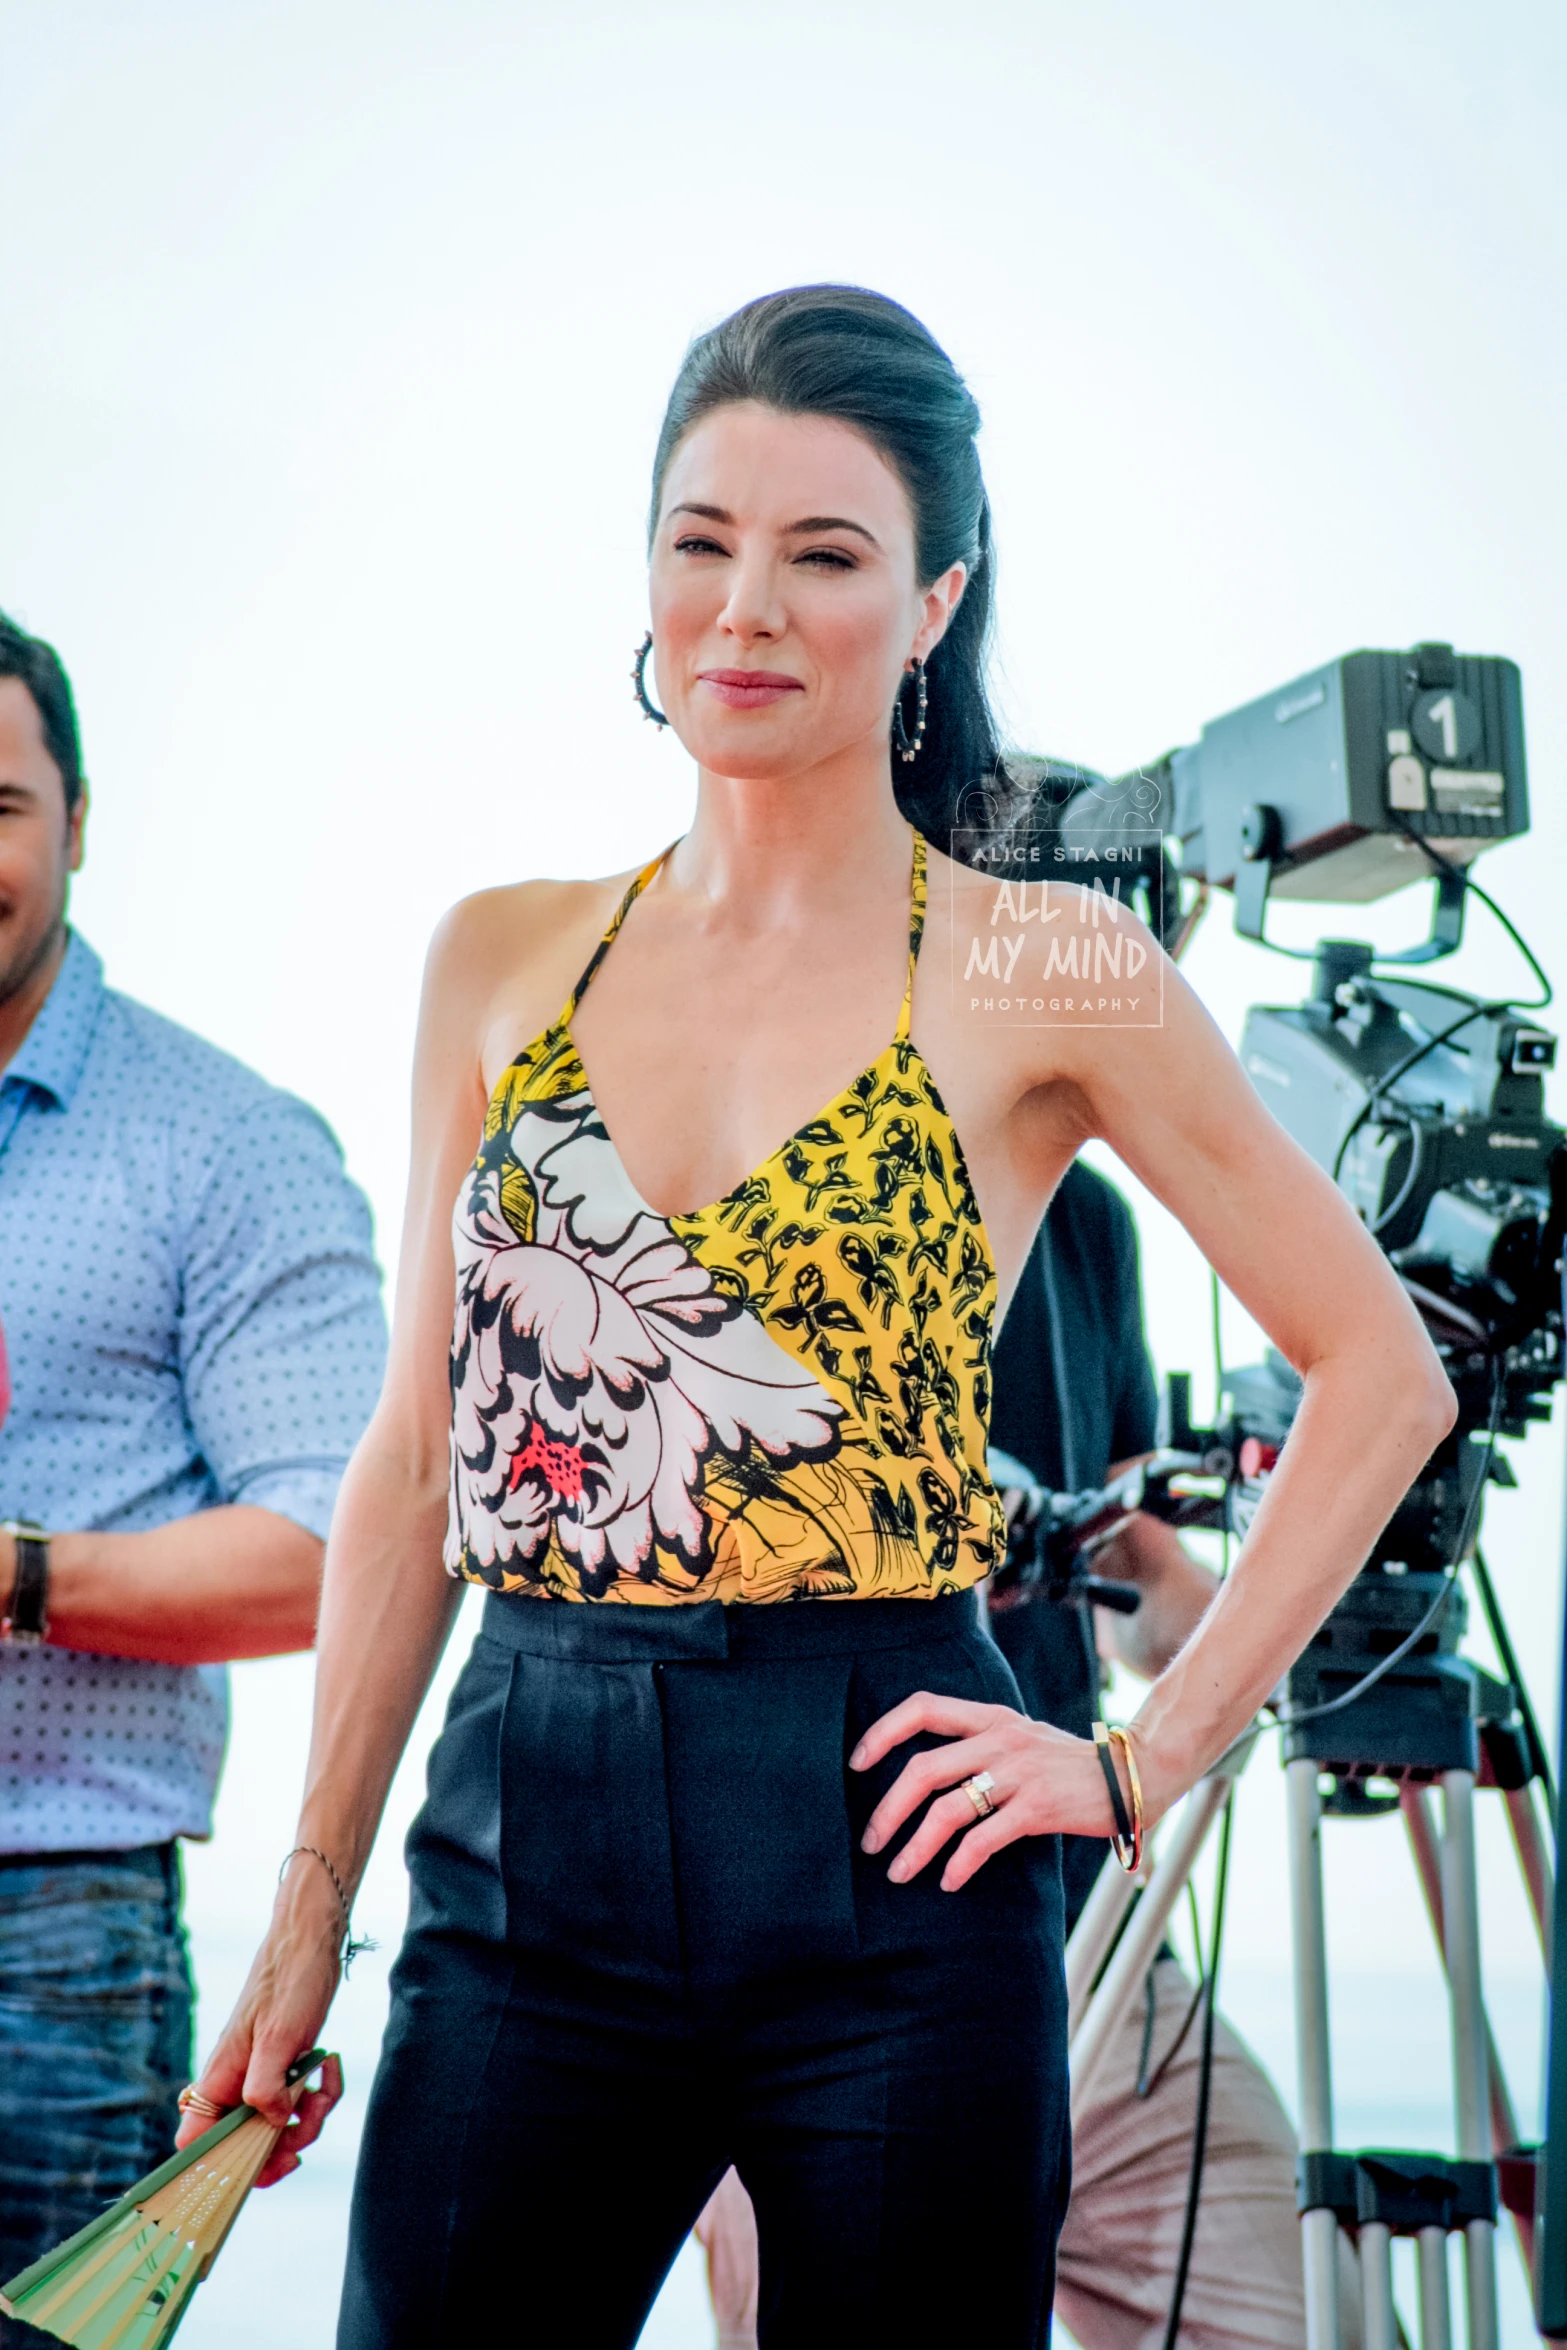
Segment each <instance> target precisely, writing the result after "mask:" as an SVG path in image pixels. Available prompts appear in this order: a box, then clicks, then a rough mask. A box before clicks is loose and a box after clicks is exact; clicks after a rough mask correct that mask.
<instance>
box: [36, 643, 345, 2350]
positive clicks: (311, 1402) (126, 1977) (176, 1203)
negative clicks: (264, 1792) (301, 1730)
mask: <svg viewBox="0 0 1567 2350" xmlns="http://www.w3.org/2000/svg"><path fill="white" fill-rule="evenodd" d="M85 814H86V791H85V786H84V783H83V779H82V772H81V748H80V742H79V739H78V734H77V726H76V716H75V711H74V708H73V704H72V697H71V689H70V684H69V681H68V679H67V677H66V674H65V671H64V669H63V668H62V667H61V664H60V662H59V660H58V658H57V657H56V655H55V653H54V652H53V650H52V649H51V648H50V647H49V646H48V645H46V644H43V643H41V642H40V641H39V640H38V639H36V638H34V637H30V636H28V635H27V634H25V633H24V631H22V630H21V629H19V628H17V627H16V626H14V625H13V624H12V623H11V622H9V621H7V620H6V619H5V618H4V616H3V615H0V1312H3V1318H4V1324H5V1333H6V1339H7V1342H8V1345H9V1349H10V1357H11V1376H12V1389H13V1393H12V1404H11V1410H10V1413H9V1415H8V1417H7V1419H6V1423H5V1428H4V1432H3V1435H0V1518H4V1519H5V1520H7V1521H8V1522H7V1523H6V1524H5V1525H4V1526H3V1527H0V1731H3V1737H0V2277H8V2276H10V2275H11V2274H12V2273H13V2271H15V2270H17V2269H20V2268H22V2267H23V2266H24V2265H25V2264H27V2263H28V2262H30V2261H33V2260H35V2259H37V2258H38V2256H39V2254H40V2253H42V2252H44V2251H46V2250H47V2249H48V2248H49V2247H50V2246H51V2245H53V2244H55V2243H57V2242H58V2241H59V2240H60V2238H62V2237H63V2236H67V2235H69V2234H70V2233H71V2232H72V2231H73V2230H74V2229H76V2228H79V2227H81V2226H83V2225H85V2223H86V2222H87V2221H89V2220H91V2219H93V2218H95V2217H96V2215H97V2214H98V2212H99V2211H100V2210H101V2209H102V2207H103V2205H104V2203H105V2202H106V2201H110V2200H112V2199H113V2198H114V2197H116V2196H118V2195H120V2194H122V2193H123V2192H124V2191H125V2189H126V2188H128V2187H129V2186H131V2185H132V2184H133V2182H134V2181H135V2180H136V2179H137V2178H139V2177H140V2176H141V2175H142V2173H143V2172H145V2171H147V2170H150V2169H151V2168H152V2167H153V2165H154V2164H155V2163H157V2162H159V2161H161V2160H162V2159H163V2157H164V2156H165V2155H166V2154H168V2153H169V2151H170V2150H171V2148H172V2146H173V2143H174V2136H175V2130H176V2127H177V2124H178V2120H179V2115H178V2113H177V2111H176V2098H177V2096H178V2093H179V2091H180V2089H181V2087H182V2084H184V2083H185V2082H187V2081H188V2080H189V2077H190V2065H191V2046H190V2040H191V2001H192V1992H191V1983H190V1975H189V1969H188V1965H187V1960H186V1949H185V1932H184V1926H183V1923H182V1920H181V1915H180V1905H181V1872H180V1861H179V1847H178V1839H179V1838H180V1837H181V1836H197V1837H205V1836H207V1835H210V1833H211V1830H212V1802H213V1796H214V1793H215V1791H216V1786H217V1779H218V1773H219V1770H220V1767H221V1764H222V1760H223V1746H224V1739H225V1734H226V1730H227V1691H226V1678H225V1674H224V1671H223V1660H225V1659H227V1658H230V1657H244V1656H271V1655H279V1654H282V1653H284V1652H285V1651H288V1650H294V1649H305V1648H309V1647H310V1646H311V1645H312V1643H313V1641H314V1638H315V1620H316V1604H317V1596H318V1592H319V1587H320V1579H321V1556H322V1542H323V1537H324V1536H325V1534H326V1530H327V1525H328V1522H329V1520H330V1518H331V1515H332V1504H333V1500H334V1498H335V1495H336V1491H337V1485H338V1481H339V1478H340V1477H341V1474H342V1470H343V1467H344V1464H345V1462H346V1460H347V1457H348V1454H349V1451H350V1450H351V1448H352V1446H353V1444H354V1442H355V1440H356V1439H357V1437H358V1435H359V1433H360V1431H361V1429H362V1427H363V1425H364V1423H365V1421H366V1419H367V1418H368V1417H369V1414H370V1409H371V1406H372V1405H373V1404H374V1402H375V1397H376V1391H377V1387H378V1384H379V1380H380V1374H381V1364H382V1356H383V1351H384V1344H385V1333H384V1326H383V1322H382V1315H381V1301H380V1276H379V1272H378V1270H377V1267H376V1263H375V1259H374V1255H373V1253H372V1247H371V1233H370V1217H369V1212H368V1209H367V1207H366V1204H365V1201H364V1199H363V1197H362V1195H361V1194H360V1192H359V1191H358V1189H357V1188H356V1187H355V1185H354V1184H352V1183H351V1182H350V1181H349V1178H348V1176H347V1175H346V1173H345V1172H344V1169H343V1163H342V1157H341V1153H340V1152H339V1150H338V1147H337V1144H336V1142H335V1140H334V1139H333V1137H332V1135H331V1133H330V1132H329V1131H328V1129H327V1128H326V1126H325V1125H324V1124H323V1123H322V1121H321V1120H320V1118H318V1117H317V1116H316V1114H315V1112H314V1111H313V1110H310V1109H308V1108H307V1107H306V1105H305V1104H304V1103H303V1102H301V1101H297V1100H295V1099H294V1098H293V1097H292V1096H291V1095H289V1094H285V1093H281V1092H279V1091H278V1090H277V1089H276V1088H275V1087H273V1086H270V1085H268V1084H266V1083H265V1082H264V1081H263V1080H262V1079H261V1078H260V1077H257V1076H255V1075H254V1074H253V1073H252V1072H251V1071H250V1070H248V1069H245V1068H243V1067H241V1065H240V1064H239V1062H237V1061H234V1060H231V1059H229V1057H228V1056H227V1055H226V1054H224V1053H221V1052H218V1051H217V1050H216V1049H215V1048H214V1047H213V1046H212V1045H209V1044H206V1043H204V1042H203V1041H202V1040H201V1039H200V1038H199V1037H196V1036H192V1035H191V1034H189V1032H188V1031H186V1030H185V1029H182V1028H177V1027H176V1026H175V1025H174V1024H173V1022H172V1021H168V1020H163V1019H160V1018H159V1017H158V1015H157V1014H156V1013H154V1012H151V1011H148V1010H147V1009H146V1008H145V1007H144V1006H143V1005H141V1004H138V1003H135V1002H133V1001H131V999H130V998H128V997H126V996H123V995H119V994H117V993H115V992H114V991H113V990H111V989H109V988H107V987H106V986H105V985H104V980H103V969H102V965H101V964H100V962H99V960H98V958H97V956H96V955H95V954H94V953H93V951H92V949H91V947H89V946H88V945H87V943H86V941H85V940H84V939H82V938H81V937H80V936H79V935H78V934H77V933H76V932H75V931H73V930H72V929H71V928H70V927H69V926H68V924H67V920H66V897H67V891H68V888H69V883H70V876H71V874H72V873H73V872H75V871H76V869H77V868H78V866H79V865H80V863H81V856H82V828H83V822H84V818H85ZM45 2339H46V2337H45V2336H44V2335H43V2334H41V2333H38V2332H37V2331H36V2330H35V2329H34V2328H33V2327H31V2326H25V2325H21V2324H16V2323H11V2322H8V2323H7V2324H6V2325H5V2326H4V2327H0V2340H3V2341H4V2342H5V2343H6V2345H7V2350H10V2345H13V2344H14V2345H16V2346H17V2350H20V2345H21V2344H23V2343H24V2342H38V2343H42V2342H43V2341H44V2340H45Z"/></svg>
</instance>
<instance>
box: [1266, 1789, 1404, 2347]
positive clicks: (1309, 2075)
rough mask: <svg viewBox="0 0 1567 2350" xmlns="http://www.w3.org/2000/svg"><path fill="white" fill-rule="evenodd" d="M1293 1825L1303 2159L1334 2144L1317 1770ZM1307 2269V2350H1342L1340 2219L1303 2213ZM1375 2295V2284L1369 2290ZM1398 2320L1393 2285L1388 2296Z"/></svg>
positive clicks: (1293, 1797) (1292, 1797) (1293, 1803)
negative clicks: (1304, 2156)
mask: <svg viewBox="0 0 1567 2350" xmlns="http://www.w3.org/2000/svg"><path fill="white" fill-rule="evenodd" d="M1286 1775H1287V1781H1288V1790H1289V1823H1290V1906H1291V1910H1292V1913H1293V1921H1294V1941H1295V2059H1296V2068H1297V2073H1298V2077H1299V2081H1300V2144H1301V2151H1302V2153H1304V2154H1326V2153H1330V2152H1331V2151H1332V2146H1333V2069H1332V2059H1331V2055H1330V2052H1329V2046H1328V1950H1327V1929H1326V1924H1325V1920H1324V1916H1323V1906H1322V1804H1321V1799H1320V1797H1319V1795H1318V1792H1317V1766H1316V1764H1315V1763H1314V1762H1312V1761H1311V1760H1310V1759H1309V1758H1307V1759H1305V1760H1302V1761H1299V1762H1292V1763H1290V1764H1288V1765H1287V1766H1286ZM1300 2232H1301V2252H1302V2255H1303V2257H1304V2260H1305V2264H1306V2350H1341V2338H1340V2334H1339V2322H1338V2221H1337V2220H1336V2219H1335V2218H1334V2216H1333V2213H1332V2212H1331V2211H1307V2212H1303V2213H1302V2215H1301V2222H1300ZM1368 2290H1369V2287H1368ZM1388 2314H1389V2318H1390V2319H1391V2314H1392V2295H1391V2284H1390V2289H1389V2298H1388Z"/></svg>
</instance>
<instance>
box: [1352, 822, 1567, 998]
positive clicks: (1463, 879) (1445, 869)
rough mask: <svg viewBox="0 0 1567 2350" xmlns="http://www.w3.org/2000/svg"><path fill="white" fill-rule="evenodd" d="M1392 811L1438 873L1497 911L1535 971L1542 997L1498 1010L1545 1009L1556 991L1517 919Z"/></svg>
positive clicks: (1406, 835)
mask: <svg viewBox="0 0 1567 2350" xmlns="http://www.w3.org/2000/svg"><path fill="white" fill-rule="evenodd" d="M1392 813H1393V822H1394V824H1395V825H1396V826H1397V828H1398V830H1399V831H1400V832H1401V833H1402V834H1403V836H1404V838H1405V839H1406V840H1407V841H1412V842H1413V844H1414V846H1415V847H1416V848H1417V849H1418V850H1419V851H1420V853H1421V855H1422V856H1423V857H1424V858H1425V860H1426V862H1427V864H1428V865H1430V866H1432V867H1433V868H1434V869H1435V870H1436V871H1437V872H1438V873H1445V874H1446V876H1447V878H1448V880H1449V881H1456V882H1457V883H1458V885H1459V887H1460V888H1461V889H1462V890H1463V893H1464V895H1465V897H1472V898H1478V899H1479V901H1480V903H1481V905H1482V906H1484V907H1485V909H1486V912H1487V913H1488V914H1491V915H1494V917H1495V919H1496V920H1497V921H1498V922H1499V923H1500V924H1501V926H1502V928H1503V929H1504V930H1505V931H1506V933H1507V935H1508V937H1509V938H1510V939H1511V940H1512V942H1513V944H1514V946H1515V947H1516V948H1517V949H1518V952H1519V953H1520V954H1521V955H1522V957H1523V959H1524V961H1525V962H1526V963H1527V964H1528V966H1529V969H1530V970H1531V971H1532V972H1533V974H1534V983H1535V985H1536V987H1538V989H1539V990H1540V996H1539V1001H1538V1002H1537V1003H1532V1004H1524V1003H1519V1002H1517V1001H1515V1000H1514V999H1512V998H1509V1000H1508V1001H1507V1003H1505V1004H1502V1005H1499V1006H1498V1007H1497V1008H1498V1010H1499V1011H1506V1012H1543V1011H1544V1010H1545V1007H1546V1005H1547V1004H1549V1003H1550V1002H1552V1000H1553V999H1554V996H1555V992H1556V991H1555V989H1554V988H1553V987H1552V985H1551V983H1550V981H1549V980H1548V979H1547V978H1546V976H1545V973H1544V971H1543V970H1542V969H1541V966H1540V963H1539V959H1538V957H1537V956H1536V954H1535V952H1534V949H1533V947H1531V946H1530V944H1529V942H1528V940H1527V939H1526V938H1525V937H1524V935H1523V933H1522V931H1521V930H1519V928H1518V927H1517V925H1516V923H1514V921H1513V920H1512V918H1511V916H1510V915H1507V914H1504V913H1503V912H1502V909H1501V907H1500V906H1499V905H1498V904H1497V902H1496V900H1495V898H1493V897H1492V895H1491V893H1490V891H1489V890H1485V889H1482V888H1481V887H1480V884H1479V882H1478V881H1476V880H1475V878H1474V875H1473V874H1472V873H1471V871H1470V869H1469V867H1468V866H1467V865H1455V864H1454V863H1453V861H1452V859H1451V857H1444V856H1443V854H1442V852H1441V850H1440V849H1434V848H1433V847H1432V846H1431V843H1430V842H1429V841H1428V840H1426V839H1425V838H1424V837H1423V835H1422V834H1420V833H1418V832H1416V830H1415V828H1414V826H1413V825H1412V824H1406V823H1405V822H1404V820H1403V818H1402V817H1401V816H1399V815H1398V813H1397V812H1396V811H1393V812H1392ZM1389 959H1390V958H1388V957H1386V956H1384V957H1383V958H1382V960H1383V961H1387V960H1389Z"/></svg>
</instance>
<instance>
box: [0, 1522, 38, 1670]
mask: <svg viewBox="0 0 1567 2350" xmlns="http://www.w3.org/2000/svg"><path fill="white" fill-rule="evenodd" d="M0 1534H9V1535H10V1537H11V1539H12V1541H13V1542H14V1543H15V1545H16V1579H15V1581H14V1582H13V1583H12V1585H11V1596H10V1598H9V1599H8V1600H7V1602H6V1607H5V1614H4V1615H3V1616H0V1640H9V1641H11V1642H12V1643H13V1645H14V1646H16V1647H17V1648H36V1647H37V1646H38V1644H39V1642H40V1641H42V1640H43V1639H44V1638H45V1637H46V1636H47V1634H48V1630H49V1537H48V1535H47V1533H46V1532H45V1531H44V1529H43V1527H42V1526H35V1525H34V1524H33V1523H32V1521H31V1520H30V1519H28V1518H7V1519H6V1520H5V1521H4V1523H3V1524H0Z"/></svg>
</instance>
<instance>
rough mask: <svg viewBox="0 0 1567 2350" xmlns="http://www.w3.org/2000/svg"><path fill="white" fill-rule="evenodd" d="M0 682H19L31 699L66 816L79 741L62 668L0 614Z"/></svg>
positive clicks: (77, 774)
mask: <svg viewBox="0 0 1567 2350" xmlns="http://www.w3.org/2000/svg"><path fill="white" fill-rule="evenodd" d="M0 677H15V678H19V679H20V680H21V682H22V684H23V685H25V686H26V688H27V690H28V692H29V693H30V694H31V695H32V697H33V702H34V705H35V707H36V708H37V711H38V723H39V726H40V728H41V729H42V732H43V738H44V748H45V750H46V751H47V752H48V754H49V756H50V758H51V759H52V760H53V761H54V763H55V765H56V766H57V767H58V768H59V770H60V781H61V782H62V783H63V784H64V786H65V807H66V813H67V815H69V814H70V813H71V812H72V811H73V810H74V809H75V806H76V803H77V801H78V800H79V799H80V798H81V796H82V738H81V735H80V734H79V733H78V731H77V726H76V703H75V700H74V699H73V697H72V694H71V681H70V679H69V678H68V677H67V676H66V674H65V664H64V663H63V661H62V660H61V659H60V656H59V654H58V653H57V652H56V651H55V649H54V647H53V645H46V644H45V643H44V640H43V638H42V637H41V636H29V635H28V633H27V631H26V629H25V628H18V626H17V624H16V622H15V621H14V620H8V619H7V618H6V616H5V614H4V613H3V612H0Z"/></svg>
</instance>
